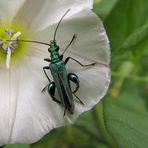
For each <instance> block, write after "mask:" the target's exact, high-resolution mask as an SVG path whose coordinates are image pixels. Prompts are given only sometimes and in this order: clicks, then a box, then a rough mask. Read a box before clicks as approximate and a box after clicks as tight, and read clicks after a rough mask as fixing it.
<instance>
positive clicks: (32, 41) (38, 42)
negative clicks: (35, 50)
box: [6, 40, 50, 46]
mask: <svg viewBox="0 0 148 148" xmlns="http://www.w3.org/2000/svg"><path fill="white" fill-rule="evenodd" d="M6 41H8V42H14V41H16V42H31V43H37V44H43V45H47V46H50V44H48V43H44V42H40V41H34V40H6Z"/></svg>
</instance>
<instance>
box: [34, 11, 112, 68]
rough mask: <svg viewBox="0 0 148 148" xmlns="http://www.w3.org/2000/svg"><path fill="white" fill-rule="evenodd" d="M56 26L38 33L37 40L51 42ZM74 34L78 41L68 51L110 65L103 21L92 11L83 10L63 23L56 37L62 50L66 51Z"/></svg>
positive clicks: (108, 47)
mask: <svg viewBox="0 0 148 148" xmlns="http://www.w3.org/2000/svg"><path fill="white" fill-rule="evenodd" d="M55 26H56V25H53V26H49V27H48V28H46V29H45V30H43V31H40V32H38V34H36V37H35V39H37V40H41V41H44V42H49V41H50V40H52V39H53V34H54V31H55ZM74 34H76V39H75V40H74V42H73V44H72V45H71V46H70V47H69V49H68V51H71V52H73V53H75V54H77V55H81V56H82V57H86V58H88V59H92V60H94V61H96V62H98V63H100V64H106V65H108V64H109V63H110V46H109V41H108V38H107V35H106V32H105V29H104V27H103V24H102V22H101V20H100V19H99V18H98V17H97V16H96V15H95V14H94V13H93V12H92V11H91V10H89V9H83V10H82V11H81V12H79V13H77V14H75V15H73V16H71V17H70V18H68V19H66V20H65V19H64V20H63V21H62V23H61V25H60V26H59V28H58V32H57V37H56V40H57V43H58V45H59V46H60V48H62V49H64V48H65V47H66V46H67V45H68V44H69V42H70V40H71V39H72V36H73V35H74Z"/></svg>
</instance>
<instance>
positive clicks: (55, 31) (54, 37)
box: [53, 9, 70, 41]
mask: <svg viewBox="0 0 148 148" xmlns="http://www.w3.org/2000/svg"><path fill="white" fill-rule="evenodd" d="M69 11H70V9H68V10H67V11H66V12H65V13H64V15H63V16H62V18H61V19H60V21H59V22H58V25H57V27H56V29H55V32H54V38H53V40H54V41H55V37H56V34H57V30H58V28H59V25H60V23H61V21H62V20H63V18H64V17H65V15H66V14H67V13H68V12H69Z"/></svg>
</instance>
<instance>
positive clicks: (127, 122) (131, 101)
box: [104, 82, 148, 148]
mask: <svg viewBox="0 0 148 148" xmlns="http://www.w3.org/2000/svg"><path fill="white" fill-rule="evenodd" d="M147 107H148V106H146V99H144V98H142V97H141V96H140V95H139V94H138V89H137V88H136V86H135V83H133V84H130V82H126V84H125V86H124V89H123V91H122V93H121V94H120V96H118V97H117V98H116V99H115V98H114V99H113V98H111V97H109V98H108V99H106V100H105V101H104V119H105V124H106V128H107V129H108V131H109V132H110V133H111V135H112V136H113V137H114V139H115V140H116V141H117V143H118V146H119V147H122V148H146V147H147V146H148V108H147Z"/></svg>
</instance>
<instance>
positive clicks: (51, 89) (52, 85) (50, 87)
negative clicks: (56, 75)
mask: <svg viewBox="0 0 148 148" xmlns="http://www.w3.org/2000/svg"><path fill="white" fill-rule="evenodd" d="M55 87H56V86H55V83H54V82H51V83H50V84H49V85H48V93H49V95H50V96H51V98H52V100H53V101H55V102H57V103H60V104H61V101H59V100H58V99H57V98H55V96H54V94H55Z"/></svg>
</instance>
